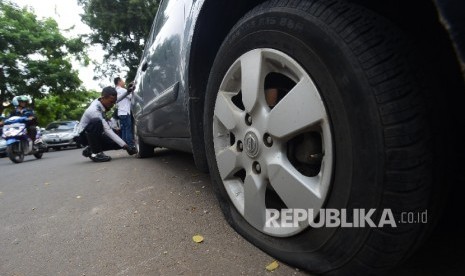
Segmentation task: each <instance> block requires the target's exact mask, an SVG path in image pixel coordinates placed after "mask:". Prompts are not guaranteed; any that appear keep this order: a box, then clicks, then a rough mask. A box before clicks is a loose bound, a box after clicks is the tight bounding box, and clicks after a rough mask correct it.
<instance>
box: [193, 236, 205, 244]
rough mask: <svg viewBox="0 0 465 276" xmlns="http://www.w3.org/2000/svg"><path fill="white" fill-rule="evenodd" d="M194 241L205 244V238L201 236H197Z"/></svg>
mask: <svg viewBox="0 0 465 276" xmlns="http://www.w3.org/2000/svg"><path fill="white" fill-rule="evenodd" d="M192 240H193V241H195V242H196V243H201V242H203V237H202V236H200V235H195V236H193V237H192Z"/></svg>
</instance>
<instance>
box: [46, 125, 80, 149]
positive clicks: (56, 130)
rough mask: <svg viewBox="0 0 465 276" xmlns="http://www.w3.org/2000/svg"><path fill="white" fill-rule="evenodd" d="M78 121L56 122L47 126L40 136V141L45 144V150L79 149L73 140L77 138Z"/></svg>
mask: <svg viewBox="0 0 465 276" xmlns="http://www.w3.org/2000/svg"><path fill="white" fill-rule="evenodd" d="M78 131H79V122H78V121H56V122H52V123H50V124H48V125H47V126H46V127H45V131H44V133H43V135H42V140H43V141H44V142H45V143H46V144H47V149H55V150H60V149H62V148H64V147H78V148H79V147H81V145H79V144H77V143H76V141H75V140H74V137H77V136H79V133H78Z"/></svg>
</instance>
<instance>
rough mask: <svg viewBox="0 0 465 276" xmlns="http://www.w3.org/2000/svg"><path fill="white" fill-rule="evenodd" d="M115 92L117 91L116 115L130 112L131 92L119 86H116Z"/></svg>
mask: <svg viewBox="0 0 465 276" xmlns="http://www.w3.org/2000/svg"><path fill="white" fill-rule="evenodd" d="M116 92H117V93H118V99H117V102H118V116H121V115H129V114H131V98H132V93H130V94H128V95H127V96H126V97H124V96H125V95H126V94H127V90H126V89H125V88H123V87H121V86H116Z"/></svg>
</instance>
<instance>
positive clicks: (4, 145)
mask: <svg viewBox="0 0 465 276" xmlns="http://www.w3.org/2000/svg"><path fill="white" fill-rule="evenodd" d="M0 147H6V141H5V140H3V139H2V140H0Z"/></svg>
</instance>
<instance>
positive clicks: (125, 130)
mask: <svg viewBox="0 0 465 276" xmlns="http://www.w3.org/2000/svg"><path fill="white" fill-rule="evenodd" d="M118 117H119V122H120V124H121V138H122V139H123V140H124V142H126V144H128V145H129V146H133V145H134V143H133V136H132V120H131V115H119V116H118Z"/></svg>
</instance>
